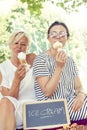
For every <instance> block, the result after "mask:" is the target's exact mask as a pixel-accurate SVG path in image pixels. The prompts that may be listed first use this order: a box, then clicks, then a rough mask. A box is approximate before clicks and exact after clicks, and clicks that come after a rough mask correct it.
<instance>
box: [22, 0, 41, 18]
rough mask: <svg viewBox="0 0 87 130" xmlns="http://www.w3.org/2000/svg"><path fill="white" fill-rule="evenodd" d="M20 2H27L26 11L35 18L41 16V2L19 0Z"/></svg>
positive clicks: (36, 0)
mask: <svg viewBox="0 0 87 130" xmlns="http://www.w3.org/2000/svg"><path fill="white" fill-rule="evenodd" d="M21 2H23V3H24V2H27V4H28V9H29V11H30V13H31V14H33V15H35V16H37V15H40V14H41V8H42V7H43V6H42V3H43V0H27V1H26V0H21Z"/></svg>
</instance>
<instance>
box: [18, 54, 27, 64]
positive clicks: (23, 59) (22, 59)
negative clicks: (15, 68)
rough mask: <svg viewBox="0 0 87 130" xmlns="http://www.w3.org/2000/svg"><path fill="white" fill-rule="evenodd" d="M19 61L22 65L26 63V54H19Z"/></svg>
mask: <svg viewBox="0 0 87 130" xmlns="http://www.w3.org/2000/svg"><path fill="white" fill-rule="evenodd" d="M18 59H19V61H20V63H21V64H24V63H26V54H25V53H24V52H20V53H18Z"/></svg>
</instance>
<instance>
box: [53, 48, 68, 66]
mask: <svg viewBox="0 0 87 130" xmlns="http://www.w3.org/2000/svg"><path fill="white" fill-rule="evenodd" d="M66 58H67V55H66V52H65V51H64V49H60V50H59V51H58V53H57V55H56V61H57V62H56V64H57V66H58V67H60V68H63V67H64V65H65V63H66Z"/></svg>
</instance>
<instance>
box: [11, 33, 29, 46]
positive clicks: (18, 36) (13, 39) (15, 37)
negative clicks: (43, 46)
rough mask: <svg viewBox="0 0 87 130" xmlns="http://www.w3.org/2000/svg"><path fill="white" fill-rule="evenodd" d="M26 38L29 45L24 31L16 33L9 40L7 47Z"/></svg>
mask: <svg viewBox="0 0 87 130" xmlns="http://www.w3.org/2000/svg"><path fill="white" fill-rule="evenodd" d="M23 37H26V38H27V40H28V44H29V41H30V40H29V37H28V35H27V34H26V33H25V32H24V31H16V32H14V33H13V34H12V35H11V36H10V38H9V45H11V44H14V43H17V42H18V41H19V40H20V39H21V38H23Z"/></svg>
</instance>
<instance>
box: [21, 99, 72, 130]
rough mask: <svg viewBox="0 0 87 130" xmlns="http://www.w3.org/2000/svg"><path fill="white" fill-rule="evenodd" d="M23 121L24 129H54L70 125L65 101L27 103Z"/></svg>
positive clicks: (24, 108) (24, 107)
mask: <svg viewBox="0 0 87 130" xmlns="http://www.w3.org/2000/svg"><path fill="white" fill-rule="evenodd" d="M23 119H24V129H43V128H53V127H58V126H63V125H69V124H70V118H69V113H68V109H67V102H66V100H65V99H59V100H47V101H40V102H39V101H37V102H35V103H29V102H28V103H25V104H24V106H23Z"/></svg>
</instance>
